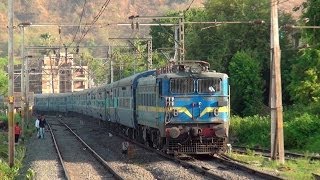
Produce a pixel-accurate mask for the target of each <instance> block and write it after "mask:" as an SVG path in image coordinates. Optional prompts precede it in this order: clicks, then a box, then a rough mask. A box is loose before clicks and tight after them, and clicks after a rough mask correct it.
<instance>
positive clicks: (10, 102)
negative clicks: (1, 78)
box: [8, 0, 14, 167]
mask: <svg viewBox="0 0 320 180" xmlns="http://www.w3.org/2000/svg"><path fill="white" fill-rule="evenodd" d="M8 35H9V36H8V61H9V62H8V78H9V81H8V126H9V132H8V147H9V148H8V156H9V166H10V167H13V165H14V131H13V124H14V116H13V109H14V96H13V90H14V89H13V88H14V77H13V76H14V71H13V0H8Z"/></svg>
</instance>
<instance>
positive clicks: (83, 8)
mask: <svg viewBox="0 0 320 180" xmlns="http://www.w3.org/2000/svg"><path fill="white" fill-rule="evenodd" d="M86 4H87V0H84V3H83V7H82V12H81V15H80V21H79V26H78V28H77V31H76V34H75V35H74V36H73V38H72V41H71V43H70V44H69V45H68V46H67V48H68V47H70V46H71V45H72V44H73V43H74V41H75V39H76V37H77V35H78V32H79V31H80V25H81V22H82V18H83V16H84V12H85V7H86Z"/></svg>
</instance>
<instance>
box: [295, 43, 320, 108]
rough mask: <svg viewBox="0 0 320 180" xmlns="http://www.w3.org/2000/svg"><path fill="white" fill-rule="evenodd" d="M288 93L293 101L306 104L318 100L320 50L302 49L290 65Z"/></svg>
mask: <svg viewBox="0 0 320 180" xmlns="http://www.w3.org/2000/svg"><path fill="white" fill-rule="evenodd" d="M289 89H290V94H291V97H292V99H293V101H294V102H296V103H303V104H308V103H310V102H318V101H319V100H320V51H319V50H316V49H304V50H302V51H301V56H300V57H299V58H297V59H296V62H295V63H294V64H293V65H292V71H291V83H290V85H289Z"/></svg>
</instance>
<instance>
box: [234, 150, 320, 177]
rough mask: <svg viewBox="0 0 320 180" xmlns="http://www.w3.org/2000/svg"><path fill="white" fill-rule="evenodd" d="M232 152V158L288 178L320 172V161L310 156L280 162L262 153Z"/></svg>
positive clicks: (310, 175)
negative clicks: (311, 158) (261, 154)
mask: <svg viewBox="0 0 320 180" xmlns="http://www.w3.org/2000/svg"><path fill="white" fill-rule="evenodd" d="M252 154H253V153H251V154H250V153H249V155H243V154H237V153H230V154H229V155H230V156H231V157H232V158H235V159H237V160H240V161H243V162H246V163H248V164H249V165H250V166H253V167H256V168H257V169H260V170H264V171H272V172H277V173H278V174H279V175H280V176H282V177H284V178H286V179H298V180H299V179H303V180H305V179H313V176H312V173H317V174H319V173H320V161H312V160H310V159H309V158H308V157H306V158H297V159H293V160H286V162H285V164H284V165H282V164H279V163H277V162H276V161H272V160H270V159H269V158H266V157H262V156H260V155H252Z"/></svg>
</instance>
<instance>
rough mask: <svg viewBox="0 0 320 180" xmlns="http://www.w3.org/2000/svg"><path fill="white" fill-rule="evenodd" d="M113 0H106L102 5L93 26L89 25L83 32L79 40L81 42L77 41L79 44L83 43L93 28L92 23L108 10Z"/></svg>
mask: <svg viewBox="0 0 320 180" xmlns="http://www.w3.org/2000/svg"><path fill="white" fill-rule="evenodd" d="M110 1H111V0H106V1H105V2H104V4H103V5H102V7H101V9H100V11H99V12H98V14H97V15H96V16H95V17H94V18H93V20H92V23H91V26H88V29H86V30H85V31H84V32H83V33H82V36H81V38H80V40H79V42H78V43H77V46H79V44H80V43H81V41H82V40H83V39H84V37H85V36H86V35H87V33H88V32H89V30H90V29H91V28H92V25H94V24H95V23H96V22H97V21H98V19H99V18H100V16H101V15H102V13H103V12H104V11H105V10H106V8H107V6H108V5H109V3H110Z"/></svg>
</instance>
